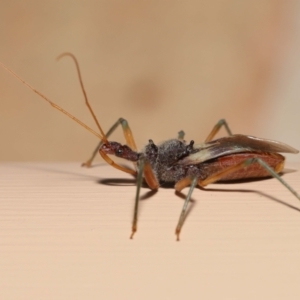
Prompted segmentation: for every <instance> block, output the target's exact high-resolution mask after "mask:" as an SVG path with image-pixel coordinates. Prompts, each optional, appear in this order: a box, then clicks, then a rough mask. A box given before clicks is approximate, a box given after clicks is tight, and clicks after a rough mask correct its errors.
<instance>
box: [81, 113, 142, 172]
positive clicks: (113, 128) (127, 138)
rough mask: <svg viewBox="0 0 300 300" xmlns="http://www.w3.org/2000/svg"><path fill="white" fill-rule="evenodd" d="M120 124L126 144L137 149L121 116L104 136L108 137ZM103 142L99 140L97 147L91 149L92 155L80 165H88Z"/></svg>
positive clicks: (126, 123)
mask: <svg viewBox="0 0 300 300" xmlns="http://www.w3.org/2000/svg"><path fill="white" fill-rule="evenodd" d="M119 125H121V126H122V129H123V133H124V137H125V139H126V143H127V145H128V146H129V147H130V148H131V149H132V150H134V151H137V147H136V144H135V141H134V138H133V135H132V132H131V129H130V127H129V125H128V122H127V121H126V120H125V119H123V118H119V119H118V120H117V121H116V122H115V123H114V124H113V126H112V127H111V128H110V129H109V130H108V131H107V133H106V137H107V138H108V137H109V136H110V135H111V134H112V133H113V132H114V131H115V130H116V128H117V127H118V126H119ZM103 144H104V142H103V141H101V142H99V143H98V145H97V147H96V148H95V150H94V151H93V153H92V156H91V157H90V158H89V159H88V160H87V161H86V162H85V163H83V164H82V166H85V167H90V166H91V164H92V162H93V160H94V158H95V156H96V155H97V153H98V151H99V148H100V147H101V146H102V145H103Z"/></svg>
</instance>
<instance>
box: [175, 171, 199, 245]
mask: <svg viewBox="0 0 300 300" xmlns="http://www.w3.org/2000/svg"><path fill="white" fill-rule="evenodd" d="M197 183H198V179H197V177H194V178H192V177H187V178H184V179H182V180H180V181H179V182H177V184H176V185H175V189H176V191H178V192H180V191H181V190H182V189H183V188H185V187H186V186H189V185H190V190H189V193H188V195H187V197H186V199H185V201H184V204H183V207H182V210H181V214H180V217H179V221H178V224H177V226H176V230H175V234H176V236H177V241H179V235H180V231H181V228H182V225H183V223H184V219H185V217H186V210H187V207H188V204H189V202H190V199H191V196H192V193H193V190H194V188H195V186H196V185H197Z"/></svg>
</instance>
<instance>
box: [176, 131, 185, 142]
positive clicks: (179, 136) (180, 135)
mask: <svg viewBox="0 0 300 300" xmlns="http://www.w3.org/2000/svg"><path fill="white" fill-rule="evenodd" d="M184 135H185V132H184V131H183V130H180V131H179V132H178V136H177V138H178V139H179V140H183V139H184Z"/></svg>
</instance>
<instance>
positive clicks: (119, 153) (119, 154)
mask: <svg viewBox="0 0 300 300" xmlns="http://www.w3.org/2000/svg"><path fill="white" fill-rule="evenodd" d="M122 154H123V149H122V148H119V149H117V151H116V156H121V155H122Z"/></svg>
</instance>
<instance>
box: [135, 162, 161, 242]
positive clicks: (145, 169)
mask: <svg viewBox="0 0 300 300" xmlns="http://www.w3.org/2000/svg"><path fill="white" fill-rule="evenodd" d="M143 174H144V177H145V180H146V182H147V184H148V186H149V187H150V188H151V189H152V190H157V189H158V187H159V184H158V181H157V179H156V177H155V175H154V173H153V170H152V167H151V165H150V163H149V162H148V161H147V160H145V158H144V157H141V158H140V160H139V167H138V176H137V183H136V194H135V202H134V212H133V220H132V229H131V235H130V239H133V236H134V234H135V233H136V231H137V220H138V206H139V198H140V190H141V185H142V182H143Z"/></svg>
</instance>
